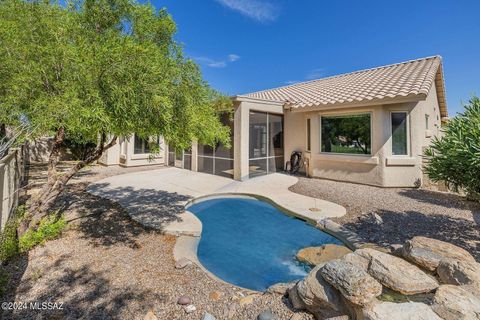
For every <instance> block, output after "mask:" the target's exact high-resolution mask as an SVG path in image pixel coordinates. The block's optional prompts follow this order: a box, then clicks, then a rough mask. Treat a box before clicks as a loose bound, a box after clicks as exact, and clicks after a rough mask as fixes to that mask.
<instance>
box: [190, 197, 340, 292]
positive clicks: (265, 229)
mask: <svg viewBox="0 0 480 320" xmlns="http://www.w3.org/2000/svg"><path fill="white" fill-rule="evenodd" d="M188 211H190V212H192V213H193V214H195V215H196V216H197V217H198V218H199V219H200V221H201V222H202V224H203V230H202V235H201V238H200V242H199V244H198V251H197V255H198V259H199V261H200V262H201V263H202V265H203V266H204V267H205V268H206V269H207V270H209V271H210V272H211V273H213V274H215V275H216V276H217V277H219V278H220V279H222V280H224V281H227V282H229V283H232V284H234V285H237V286H240V287H244V288H248V289H252V290H258V291H263V290H265V289H267V288H268V287H269V286H271V285H272V284H275V283H279V282H288V281H292V280H296V279H300V278H303V277H304V276H305V275H306V274H307V273H308V271H309V268H308V267H307V266H305V265H303V264H301V263H299V262H298V261H297V260H296V259H295V254H296V253H297V251H298V250H300V249H301V248H304V247H308V246H319V245H322V244H326V243H334V244H342V243H341V242H340V241H339V240H338V239H336V238H334V237H332V236H331V235H329V234H327V233H325V232H322V231H320V230H318V229H316V228H314V227H313V226H311V225H309V224H307V223H306V222H304V221H302V220H299V219H296V218H293V217H290V216H287V215H286V214H284V213H283V212H282V211H280V210H279V209H277V208H276V207H274V206H273V205H271V204H269V203H267V202H265V201H261V200H257V199H255V198H246V197H226V198H215V199H210V200H205V201H202V202H198V203H195V204H193V205H191V206H190V207H188Z"/></svg>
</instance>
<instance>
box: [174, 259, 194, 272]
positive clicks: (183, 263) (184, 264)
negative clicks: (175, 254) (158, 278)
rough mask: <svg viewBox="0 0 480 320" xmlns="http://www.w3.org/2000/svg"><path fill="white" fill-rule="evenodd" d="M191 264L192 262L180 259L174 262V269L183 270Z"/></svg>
mask: <svg viewBox="0 0 480 320" xmlns="http://www.w3.org/2000/svg"><path fill="white" fill-rule="evenodd" d="M191 264H192V261H190V260H188V259H187V258H181V259H179V260H177V262H175V268H176V269H183V268H185V267H187V266H189V265H191Z"/></svg>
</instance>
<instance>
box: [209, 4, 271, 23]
mask: <svg viewBox="0 0 480 320" xmlns="http://www.w3.org/2000/svg"><path fill="white" fill-rule="evenodd" d="M216 1H217V2H218V3H220V4H222V5H224V6H225V7H227V8H229V9H232V10H234V11H238V12H240V13H241V14H243V15H244V16H247V17H249V18H252V19H254V20H257V21H260V22H271V21H275V20H276V19H277V17H278V15H279V13H280V12H279V11H280V10H279V8H278V7H277V6H275V5H273V4H272V3H270V2H268V1H262V0H216Z"/></svg>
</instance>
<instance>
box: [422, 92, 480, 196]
mask: <svg viewBox="0 0 480 320" xmlns="http://www.w3.org/2000/svg"><path fill="white" fill-rule="evenodd" d="M425 156H426V158H427V160H428V163H427V165H426V166H425V172H426V173H427V174H428V176H429V177H430V179H432V180H433V181H436V182H437V181H444V182H445V183H446V184H447V185H448V186H449V187H450V188H452V189H453V190H455V191H459V190H464V191H465V192H466V193H467V195H468V197H469V198H471V199H477V200H479V199H480V98H478V97H473V98H472V99H471V100H470V102H469V104H468V105H466V106H465V111H464V112H463V113H460V114H458V115H457V116H456V117H455V118H453V119H451V120H449V122H448V123H447V125H446V126H445V128H444V135H443V137H441V138H439V139H437V138H435V139H434V140H433V142H432V145H431V146H430V148H428V149H427V150H426V151H425Z"/></svg>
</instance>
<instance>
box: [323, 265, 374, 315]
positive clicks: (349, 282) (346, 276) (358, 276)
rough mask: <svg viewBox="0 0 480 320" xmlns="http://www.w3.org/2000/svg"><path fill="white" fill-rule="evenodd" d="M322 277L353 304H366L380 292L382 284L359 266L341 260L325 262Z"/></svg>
mask: <svg viewBox="0 0 480 320" xmlns="http://www.w3.org/2000/svg"><path fill="white" fill-rule="evenodd" d="M320 273H321V275H322V277H323V278H324V279H325V280H326V281H327V282H328V283H330V284H331V285H332V286H333V287H335V288H336V289H338V290H339V291H340V292H341V293H342V295H343V296H344V297H345V298H346V299H347V300H348V301H350V302H352V303H353V304H357V305H360V306H366V305H368V304H370V303H371V302H373V300H374V299H375V297H377V296H379V295H380V294H381V293H382V285H381V284H380V283H378V282H377V281H376V280H375V279H374V278H372V277H371V276H370V275H369V274H368V273H367V272H366V271H365V270H363V269H362V268H361V267H359V266H357V265H355V264H352V263H350V262H345V261H342V260H333V261H330V262H327V263H326V264H325V266H323V268H322V269H321V270H320Z"/></svg>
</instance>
